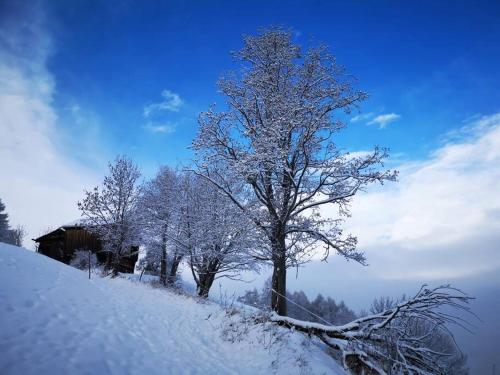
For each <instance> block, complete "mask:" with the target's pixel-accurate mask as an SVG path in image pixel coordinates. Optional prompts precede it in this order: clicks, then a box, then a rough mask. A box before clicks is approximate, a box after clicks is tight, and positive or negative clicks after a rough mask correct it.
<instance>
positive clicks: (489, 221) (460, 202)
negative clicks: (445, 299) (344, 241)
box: [325, 114, 500, 280]
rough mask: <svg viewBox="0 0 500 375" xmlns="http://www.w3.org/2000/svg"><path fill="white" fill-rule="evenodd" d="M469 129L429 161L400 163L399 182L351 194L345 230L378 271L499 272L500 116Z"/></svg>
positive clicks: (414, 274) (410, 274)
mask: <svg viewBox="0 0 500 375" xmlns="http://www.w3.org/2000/svg"><path fill="white" fill-rule="evenodd" d="M468 131H469V136H468V137H467V138H465V137H464V136H462V137H460V138H459V139H458V140H456V141H454V142H448V143H446V144H445V145H444V146H442V147H441V148H439V149H438V150H436V151H435V152H434V153H433V154H432V155H430V157H429V158H428V159H427V160H424V161H417V162H408V163H404V164H402V165H400V167H399V168H397V169H399V170H400V181H399V183H391V184H386V185H384V186H383V187H380V188H375V189H371V190H370V191H369V192H367V193H364V194H360V195H359V196H357V197H356V198H355V199H354V201H353V206H352V218H351V219H349V221H348V229H349V231H350V232H352V233H353V234H355V235H357V236H358V239H359V244H360V248H362V249H365V250H366V251H367V255H368V261H369V262H370V264H371V266H370V267H369V268H370V269H371V271H373V272H375V273H377V275H378V277H382V278H402V279H411V278H413V279H422V280H423V279H446V278H448V279H451V278H460V277H466V276H474V275H476V276H477V275H480V274H481V273H484V272H491V271H495V270H500V249H499V248H498V244H499V243H500V194H499V193H498V191H499V181H500V114H495V115H491V116H486V117H482V118H481V119H480V120H477V121H476V122H475V123H474V124H473V127H471V128H469V130H468ZM325 212H327V213H329V214H333V212H328V211H327V210H325Z"/></svg>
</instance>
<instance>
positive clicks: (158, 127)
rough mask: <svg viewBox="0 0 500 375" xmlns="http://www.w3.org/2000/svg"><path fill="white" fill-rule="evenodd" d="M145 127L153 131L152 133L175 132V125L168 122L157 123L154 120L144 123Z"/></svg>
mask: <svg viewBox="0 0 500 375" xmlns="http://www.w3.org/2000/svg"><path fill="white" fill-rule="evenodd" d="M144 129H146V130H148V131H150V132H152V133H163V134H171V133H174V132H175V125H172V124H169V123H166V124H155V123H152V122H149V123H147V124H146V125H144Z"/></svg>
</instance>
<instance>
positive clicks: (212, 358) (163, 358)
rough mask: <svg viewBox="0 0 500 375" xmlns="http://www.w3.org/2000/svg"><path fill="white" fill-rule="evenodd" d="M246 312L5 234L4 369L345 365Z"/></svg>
mask: <svg viewBox="0 0 500 375" xmlns="http://www.w3.org/2000/svg"><path fill="white" fill-rule="evenodd" d="M244 318H245V316H244V315H242V314H241V313H236V314H230V313H228V310H227V309H224V308H223V307H222V306H221V305H218V304H215V303H212V302H205V301H203V302H202V301H200V300H198V299H196V298H193V297H188V296H185V295H180V294H175V293H173V292H170V291H167V290H165V289H161V288H154V287H152V286H150V285H148V284H144V283H138V282H134V281H131V280H126V279H123V278H116V279H108V278H99V277H94V278H93V279H92V280H88V276H87V274H86V273H85V272H82V271H80V270H77V269H74V268H72V267H69V266H67V265H65V264H62V263H59V262H57V261H55V260H52V259H50V258H48V257H45V256H43V255H41V254H37V253H33V252H31V251H28V250H25V249H22V248H19V247H15V246H10V245H6V244H2V243H0V369H1V370H0V372H1V373H2V374H4V375H5V374H27V375H29V374H103V373H105V374H139V373H141V374H142V373H147V374H201V373H203V374H268V373H277V374H299V373H309V374H337V375H338V374H345V372H344V371H343V370H342V369H341V367H340V366H339V365H338V364H337V362H335V361H334V360H333V359H332V358H331V357H329V356H328V355H327V354H326V353H324V352H323V350H322V349H321V348H320V347H319V346H318V344H317V343H313V342H311V341H310V340H309V339H307V338H306V336H304V335H302V334H300V333H298V332H293V331H290V330H287V329H285V328H282V327H277V326H276V325H274V324H272V323H264V324H254V323H251V322H250V320H249V319H246V320H245V319H244ZM247 318H248V317H247Z"/></svg>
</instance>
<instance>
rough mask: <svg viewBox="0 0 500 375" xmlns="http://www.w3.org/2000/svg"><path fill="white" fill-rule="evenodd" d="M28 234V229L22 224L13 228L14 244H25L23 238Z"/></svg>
mask: <svg viewBox="0 0 500 375" xmlns="http://www.w3.org/2000/svg"><path fill="white" fill-rule="evenodd" d="M25 236H26V229H25V228H24V227H23V226H22V225H18V226H17V227H15V228H14V229H12V230H11V237H12V244H13V245H16V246H23V240H24V237H25Z"/></svg>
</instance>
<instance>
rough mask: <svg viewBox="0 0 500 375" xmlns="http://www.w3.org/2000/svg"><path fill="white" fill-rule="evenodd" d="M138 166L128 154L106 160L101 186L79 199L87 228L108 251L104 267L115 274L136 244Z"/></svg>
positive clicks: (79, 205)
mask: <svg viewBox="0 0 500 375" xmlns="http://www.w3.org/2000/svg"><path fill="white" fill-rule="evenodd" d="M139 177H140V173H139V169H138V168H137V166H136V165H135V164H134V163H133V162H132V161H131V160H130V159H128V158H127V157H125V156H118V157H117V158H116V159H115V161H114V163H109V175H108V176H105V177H104V181H103V184H102V187H101V188H99V187H98V186H97V187H95V188H94V189H93V190H91V191H85V197H84V199H83V200H82V201H81V202H78V208H79V209H80V211H81V213H82V216H83V218H84V224H85V226H86V228H87V229H88V230H89V231H91V232H93V233H94V234H95V235H97V236H98V237H99V239H100V240H101V241H102V244H103V251H105V252H106V253H107V254H108V259H107V262H106V263H107V264H106V267H107V268H108V269H109V268H111V270H112V271H113V274H114V275H116V274H117V272H118V269H119V265H120V261H121V259H122V258H123V257H124V256H130V251H131V247H132V246H135V245H137V240H138V230H139V225H138V224H139V223H138V217H137V211H136V203H137V200H138V197H139V188H138V180H139Z"/></svg>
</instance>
